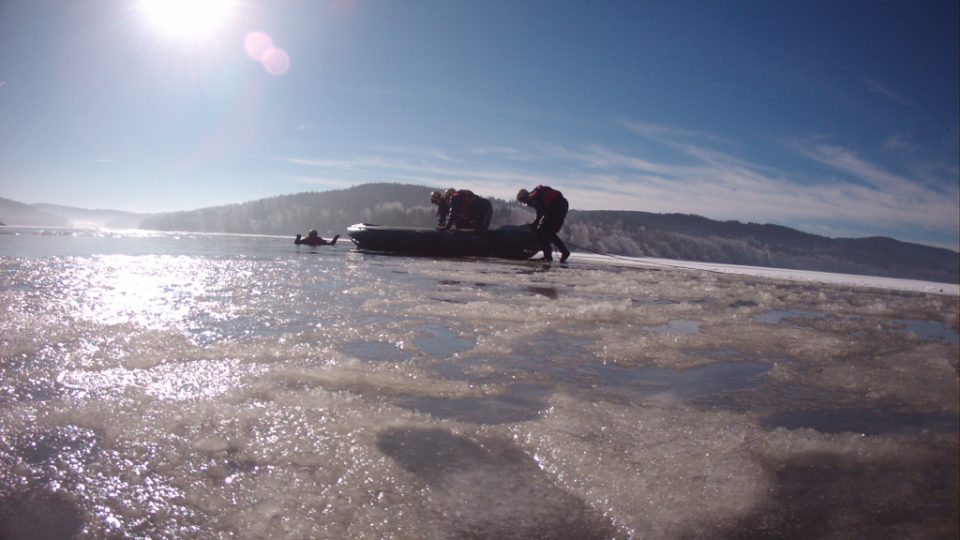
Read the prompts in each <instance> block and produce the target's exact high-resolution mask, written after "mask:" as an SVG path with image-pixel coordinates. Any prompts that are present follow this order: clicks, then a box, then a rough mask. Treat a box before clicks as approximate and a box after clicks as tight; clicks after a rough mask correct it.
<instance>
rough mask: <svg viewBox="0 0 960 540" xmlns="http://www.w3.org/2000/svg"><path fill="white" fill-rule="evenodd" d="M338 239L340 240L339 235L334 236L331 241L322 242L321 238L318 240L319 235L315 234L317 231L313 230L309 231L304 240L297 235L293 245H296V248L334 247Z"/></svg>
mask: <svg viewBox="0 0 960 540" xmlns="http://www.w3.org/2000/svg"><path fill="white" fill-rule="evenodd" d="M338 238H340V235H339V234H338V235H336V236H334V237H333V238H332V239H331V240H329V241H327V240H324V239H323V238H320V235H318V234H317V230H316V229H314V230H311V231H310V232H308V233H307V237H306V238H303V237H302V236H300V235H299V234H298V235H297V237H296V238H295V239H294V240H293V243H294V244H296V245H298V246H301V245H303V246H314V247H316V246H334V245H336V244H337V239H338Z"/></svg>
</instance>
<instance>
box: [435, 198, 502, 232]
mask: <svg viewBox="0 0 960 540" xmlns="http://www.w3.org/2000/svg"><path fill="white" fill-rule="evenodd" d="M449 205H450V212H449V214H448V215H447V219H446V223H443V224H441V226H440V227H438V228H439V229H441V230H444V231H445V230H447V229H449V228H450V227H456V228H458V229H473V230H477V231H485V230H487V229H489V228H490V218H491V217H492V216H493V204H491V203H490V201H488V200H487V199H484V198H483V197H479V196H477V195H475V194H474V193H473V192H472V191H470V190H468V189H461V190H459V191H456V192H454V194H453V195H452V196H451V197H450V200H449ZM438 213H439V211H438Z"/></svg>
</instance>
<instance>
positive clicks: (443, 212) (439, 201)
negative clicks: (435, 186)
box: [430, 188, 454, 228]
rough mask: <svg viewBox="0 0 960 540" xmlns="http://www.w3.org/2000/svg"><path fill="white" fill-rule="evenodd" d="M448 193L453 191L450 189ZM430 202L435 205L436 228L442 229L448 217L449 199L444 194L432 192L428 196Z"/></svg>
mask: <svg viewBox="0 0 960 540" xmlns="http://www.w3.org/2000/svg"><path fill="white" fill-rule="evenodd" d="M447 191H448V192H450V191H454V190H453V189H452V188H451V189H449V190H447ZM430 202H431V203H432V204H435V205H437V228H440V227H443V226H444V225H445V224H446V223H447V217H448V216H449V215H450V198H449V197H447V194H446V193H440V192H439V191H434V192H433V193H431V194H430Z"/></svg>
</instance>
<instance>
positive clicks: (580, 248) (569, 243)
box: [564, 242, 637, 263]
mask: <svg viewBox="0 0 960 540" xmlns="http://www.w3.org/2000/svg"><path fill="white" fill-rule="evenodd" d="M564 243H565V244H567V246H569V247H572V248H575V249H579V250H582V251H589V252H590V253H594V254H596V255H600V256H602V257H610V258H611V259H619V260H621V261H627V262H632V263H635V262H637V257H633V258H629V257H621V256H620V255H613V254H611V253H606V252H603V251H597V250H595V249H590V248H586V247H583V246H578V245H576V244H574V243H571V242H564Z"/></svg>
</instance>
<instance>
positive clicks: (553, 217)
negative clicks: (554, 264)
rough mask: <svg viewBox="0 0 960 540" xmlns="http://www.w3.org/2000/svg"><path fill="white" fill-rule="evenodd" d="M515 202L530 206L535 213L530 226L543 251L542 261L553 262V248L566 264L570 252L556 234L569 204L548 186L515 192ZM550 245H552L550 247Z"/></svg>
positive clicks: (561, 195) (561, 225)
mask: <svg viewBox="0 0 960 540" xmlns="http://www.w3.org/2000/svg"><path fill="white" fill-rule="evenodd" d="M517 201H519V202H521V203H523V204H525V205H527V206H532V207H533V209H534V210H536V211H537V217H536V219H534V220H533V223H531V224H530V225H531V226H532V227H533V230H534V231H536V233H537V239H538V240H540V248H541V250H542V251H543V259H542V260H544V261H552V260H553V246H557V249H558V250H560V262H566V261H567V259H568V258H569V257H570V250H569V249H567V246H566V244H564V243H563V240H560V237H559V236H557V233H558V232H560V229H561V228H562V227H563V220H564V218H566V217H567V209H568V208H569V204H568V203H567V199H565V198H564V196H563V194H562V193H560V192H559V191H557V190H555V189H553V188H551V187H549V186H537V187H536V188H534V190H533V191H527V190H525V189H521V190H520V191H519V192H517ZM551 244H552V245H551Z"/></svg>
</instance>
